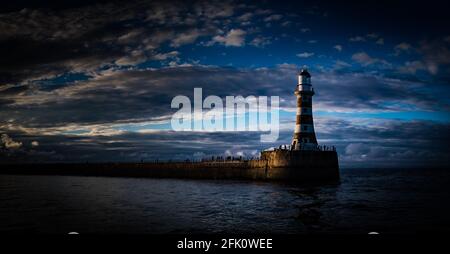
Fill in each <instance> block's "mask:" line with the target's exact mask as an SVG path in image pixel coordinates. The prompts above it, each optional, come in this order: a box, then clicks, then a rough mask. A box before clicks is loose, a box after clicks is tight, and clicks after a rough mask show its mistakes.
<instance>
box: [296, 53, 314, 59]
mask: <svg viewBox="0 0 450 254" xmlns="http://www.w3.org/2000/svg"><path fill="white" fill-rule="evenodd" d="M296 56H298V57H300V58H308V57H312V56H314V53H313V52H303V53H299V54H297V55H296Z"/></svg>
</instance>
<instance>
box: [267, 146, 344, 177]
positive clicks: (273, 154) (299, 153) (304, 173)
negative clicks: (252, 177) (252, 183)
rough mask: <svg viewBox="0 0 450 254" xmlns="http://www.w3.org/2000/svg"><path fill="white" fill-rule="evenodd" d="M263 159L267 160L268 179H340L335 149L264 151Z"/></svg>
mask: <svg viewBox="0 0 450 254" xmlns="http://www.w3.org/2000/svg"><path fill="white" fill-rule="evenodd" d="M261 159H262V160H265V161H267V175H266V178H267V179H271V180H288V181H296V182H299V181H300V182H303V181H328V180H330V181H337V180H339V162H338V156H337V153H336V152H335V151H311V150H309V151H308V150H275V151H264V152H262V153H261Z"/></svg>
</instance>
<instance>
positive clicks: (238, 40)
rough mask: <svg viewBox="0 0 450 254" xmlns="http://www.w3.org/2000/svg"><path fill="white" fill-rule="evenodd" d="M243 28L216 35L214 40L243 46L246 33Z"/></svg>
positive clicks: (224, 43) (229, 44)
mask: <svg viewBox="0 0 450 254" xmlns="http://www.w3.org/2000/svg"><path fill="white" fill-rule="evenodd" d="M246 34H247V33H246V32H245V31H244V30H242V29H239V28H238V29H231V30H230V31H229V32H228V33H227V34H226V35H224V36H223V35H216V36H215V37H214V38H213V39H212V41H213V42H217V43H220V44H223V45H225V46H227V47H228V46H233V47H241V46H243V45H244V44H245V35H246Z"/></svg>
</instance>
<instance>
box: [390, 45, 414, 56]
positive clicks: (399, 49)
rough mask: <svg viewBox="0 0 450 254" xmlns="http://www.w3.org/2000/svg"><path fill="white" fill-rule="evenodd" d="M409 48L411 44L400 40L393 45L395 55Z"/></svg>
mask: <svg viewBox="0 0 450 254" xmlns="http://www.w3.org/2000/svg"><path fill="white" fill-rule="evenodd" d="M410 49H412V46H411V44H409V43H406V42H402V43H400V44H397V45H396V46H395V47H394V50H395V55H397V56H398V55H400V54H401V53H402V52H408V51H409V50H410Z"/></svg>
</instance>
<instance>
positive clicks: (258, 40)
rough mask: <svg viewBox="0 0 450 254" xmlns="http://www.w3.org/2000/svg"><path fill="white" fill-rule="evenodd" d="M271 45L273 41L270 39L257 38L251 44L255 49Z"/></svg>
mask: <svg viewBox="0 0 450 254" xmlns="http://www.w3.org/2000/svg"><path fill="white" fill-rule="evenodd" d="M271 43H272V40H271V39H270V38H269V37H263V36H257V37H255V38H254V39H253V40H252V41H251V42H250V43H249V44H250V45H253V46H255V47H264V46H266V45H268V44H271Z"/></svg>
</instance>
